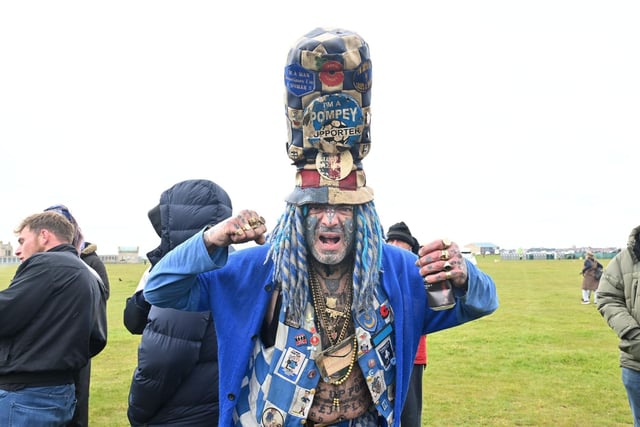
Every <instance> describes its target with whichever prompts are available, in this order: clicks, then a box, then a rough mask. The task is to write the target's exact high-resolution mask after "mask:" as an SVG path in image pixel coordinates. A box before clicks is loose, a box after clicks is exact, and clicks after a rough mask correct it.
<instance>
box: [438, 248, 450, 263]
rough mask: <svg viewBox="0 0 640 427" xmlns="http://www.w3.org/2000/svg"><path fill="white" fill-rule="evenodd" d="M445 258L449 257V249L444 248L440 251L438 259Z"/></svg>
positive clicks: (442, 259)
mask: <svg viewBox="0 0 640 427" xmlns="http://www.w3.org/2000/svg"><path fill="white" fill-rule="evenodd" d="M447 259H449V251H448V250H446V249H444V250H442V251H440V261H444V260H447Z"/></svg>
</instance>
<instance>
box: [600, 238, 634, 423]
mask: <svg viewBox="0 0 640 427" xmlns="http://www.w3.org/2000/svg"><path fill="white" fill-rule="evenodd" d="M639 278H640V226H637V227H635V228H634V229H633V230H632V231H631V234H630V235H629V239H628V241H627V247H626V248H624V249H623V250H622V251H620V253H618V254H617V255H616V256H615V257H614V258H613V259H612V260H611V262H609V264H608V265H607V267H606V268H605V270H604V273H603V275H602V278H601V279H600V284H599V287H598V291H597V294H598V311H600V314H602V316H603V317H604V319H605V320H606V321H607V324H608V325H609V326H610V327H611V329H613V331H614V332H615V333H616V334H617V335H618V338H620V342H619V344H618V347H619V349H620V367H621V368H622V383H623V384H624V386H625V388H626V390H627V397H628V399H629V406H630V407H631V414H632V415H633V425H634V426H635V427H640V302H639V300H638V279H639Z"/></svg>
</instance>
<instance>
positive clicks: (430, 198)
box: [0, 0, 640, 255]
mask: <svg viewBox="0 0 640 427" xmlns="http://www.w3.org/2000/svg"><path fill="white" fill-rule="evenodd" d="M221 5H224V6H221ZM639 22H640V2H638V1H635V0H634V1H618V0H616V1H611V0H607V1H604V0H603V1H588V0H575V1H568V0H553V1H545V0H537V1H514V0H504V1H495V0H489V1H478V0H469V1H438V2H434V1H426V2H416V1H403V0H396V1H393V2H371V1H358V2H350V1H344V0H341V1H322V2H305V1H300V0H296V1H288V2H284V1H243V2H213V1H158V0H153V1H150V0H149V1H135V0H126V1H119V0H111V1H108V2H107V1H102V2H97V1H87V0H83V1H64V0H61V1H49V0H47V1H13V2H2V3H0V61H1V62H0V162H1V163H0V195H1V198H0V200H2V208H1V209H0V240H2V241H4V242H11V243H12V244H13V245H14V248H15V246H16V244H17V243H16V239H15V236H14V234H13V230H14V228H15V226H16V225H17V224H18V223H19V222H20V220H21V219H23V218H24V217H26V216H27V215H29V214H31V213H34V212H37V211H40V210H42V209H44V208H46V207H48V206H50V205H52V204H56V203H64V204H67V205H68V206H69V207H70V209H71V211H72V213H73V214H74V215H75V217H76V218H77V220H78V221H79V223H80V225H81V227H82V229H83V231H84V234H85V236H86V238H87V239H88V240H89V241H92V242H94V243H96V244H97V245H98V252H99V253H100V254H104V255H106V254H115V253H116V252H117V248H118V246H139V247H140V254H141V255H143V254H145V253H146V252H148V251H149V250H151V249H153V248H154V247H155V246H157V244H158V238H157V237H156V235H155V233H154V231H153V229H152V227H151V225H150V223H149V221H148V218H147V211H148V210H149V209H150V208H151V207H153V206H154V205H155V204H156V203H157V202H158V199H159V196H160V193H161V192H162V191H163V190H165V189H167V188H168V187H170V186H171V185H173V184H174V183H176V182H178V181H181V180H184V179H191V178H207V179H210V180H212V181H215V182H217V183H218V184H220V185H221V186H223V187H224V188H225V189H226V190H227V191H228V192H229V194H230V195H231V198H232V200H233V204H234V209H235V210H236V211H237V210H240V209H242V208H253V209H256V210H257V211H258V212H260V213H261V214H262V215H263V216H264V217H265V218H266V219H267V225H268V226H273V225H274V224H275V222H276V220H277V218H278V217H279V216H280V213H281V212H282V211H283V209H284V207H285V203H284V198H285V196H286V195H287V194H288V193H289V192H290V191H291V190H292V189H293V185H294V177H295V168H294V167H293V166H291V165H290V162H289V159H288V157H287V155H286V151H285V142H286V140H287V131H286V122H285V115H284V103H283V101H284V84H283V70H284V65H285V61H286V55H287V52H288V50H289V48H290V47H291V45H292V44H293V43H294V42H295V41H296V40H297V39H298V38H299V37H300V36H302V35H303V34H304V33H306V32H308V31H310V30H311V29H313V28H315V27H320V26H335V27H342V28H346V29H349V30H353V31H356V32H358V33H359V34H360V35H361V36H362V37H363V38H364V39H365V40H366V41H367V42H368V43H369V46H370V50H371V59H372V63H373V89H372V94H373V95H372V103H371V106H372V125H371V140H372V146H371V153H370V154H369V155H368V157H366V158H365V159H364V162H363V164H364V169H365V172H366V174H367V180H368V185H369V186H370V187H372V188H373V189H374V191H375V202H376V206H377V208H378V212H379V214H380V216H381V219H382V221H383V226H384V227H385V230H386V229H387V228H388V227H389V226H390V225H392V224H393V223H395V222H398V221H405V222H406V223H407V224H408V225H409V227H410V228H411V230H412V231H413V234H414V235H416V236H417V237H418V238H419V240H420V241H422V242H426V241H429V240H432V239H437V238H440V237H444V236H446V237H449V238H451V239H453V240H455V241H457V242H459V243H461V244H463V245H464V244H468V243H472V242H489V243H493V244H495V245H498V246H500V247H502V248H529V247H538V246H546V247H571V246H574V245H575V246H578V247H581V246H591V247H605V246H614V247H620V246H623V245H624V244H625V243H626V240H627V236H628V234H629V232H630V231H631V229H632V228H633V227H635V226H637V225H640V197H638V194H639V193H638V189H637V185H636V183H637V182H638V165H639V158H640V148H639V147H640V145H639V142H640V55H639V52H640V25H638V23H639Z"/></svg>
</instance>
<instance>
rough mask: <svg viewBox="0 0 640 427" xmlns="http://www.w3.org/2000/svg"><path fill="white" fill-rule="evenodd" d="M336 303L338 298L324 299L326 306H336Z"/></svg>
mask: <svg viewBox="0 0 640 427" xmlns="http://www.w3.org/2000/svg"><path fill="white" fill-rule="evenodd" d="M337 303H338V300H337V299H336V298H332V297H327V298H326V299H325V305H326V306H327V308H336V304H337Z"/></svg>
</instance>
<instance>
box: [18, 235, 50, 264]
mask: <svg viewBox="0 0 640 427" xmlns="http://www.w3.org/2000/svg"><path fill="white" fill-rule="evenodd" d="M41 235H42V232H40V233H35V232H34V231H31V229H30V228H29V227H24V228H23V229H22V231H20V234H19V235H18V247H17V248H16V256H17V257H18V258H19V259H20V262H23V261H24V260H26V259H28V258H29V257H30V256H31V255H33V254H35V253H38V252H44V251H45V247H44V245H43V243H42V241H41V238H40V237H41Z"/></svg>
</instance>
